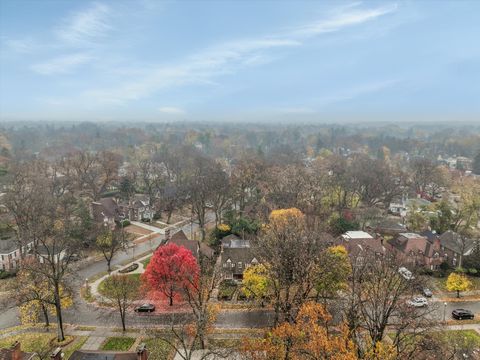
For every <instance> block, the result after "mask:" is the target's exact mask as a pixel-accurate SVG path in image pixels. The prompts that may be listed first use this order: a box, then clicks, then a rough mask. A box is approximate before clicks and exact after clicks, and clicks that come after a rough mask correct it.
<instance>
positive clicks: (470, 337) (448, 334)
mask: <svg viewBox="0 0 480 360" xmlns="http://www.w3.org/2000/svg"><path fill="white" fill-rule="evenodd" d="M441 334H442V335H443V336H444V337H445V339H454V338H457V339H462V338H463V340H462V342H467V343H472V344H474V345H475V346H476V347H478V348H480V334H479V333H478V332H476V331H475V330H447V331H445V332H443V333H441Z"/></svg>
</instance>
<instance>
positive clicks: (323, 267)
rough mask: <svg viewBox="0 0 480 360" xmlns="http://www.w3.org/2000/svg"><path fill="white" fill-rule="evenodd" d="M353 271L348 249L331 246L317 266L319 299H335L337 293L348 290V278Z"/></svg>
mask: <svg viewBox="0 0 480 360" xmlns="http://www.w3.org/2000/svg"><path fill="white" fill-rule="evenodd" d="M351 271H352V269H351V266H350V259H349V257H348V253H347V249H345V247H344V246H341V245H338V246H331V247H329V248H327V249H325V250H324V251H323V252H322V254H321V257H320V261H319V262H318V265H317V266H316V278H317V284H316V286H315V288H316V290H317V294H318V297H321V298H323V299H327V298H331V297H334V296H335V295H336V294H337V292H339V291H341V290H344V289H346V288H348V284H347V281H348V277H349V275H350V273H351Z"/></svg>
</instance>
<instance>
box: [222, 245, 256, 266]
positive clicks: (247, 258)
mask: <svg viewBox="0 0 480 360" xmlns="http://www.w3.org/2000/svg"><path fill="white" fill-rule="evenodd" d="M221 257H222V263H224V262H226V261H228V260H230V261H231V262H233V263H238V262H242V263H244V264H249V263H251V262H252V260H253V259H254V258H255V256H254V254H253V253H252V251H251V249H250V248H245V247H244V248H226V249H224V250H223V252H222V254H221Z"/></svg>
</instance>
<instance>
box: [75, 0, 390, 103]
mask: <svg viewBox="0 0 480 360" xmlns="http://www.w3.org/2000/svg"><path fill="white" fill-rule="evenodd" d="M396 8H397V7H396V5H390V6H381V7H377V8H373V9H360V8H358V4H352V5H351V6H347V7H345V6H343V7H342V8H339V9H337V11H336V12H333V13H332V14H331V15H330V17H327V18H326V19H323V20H321V21H317V22H315V23H311V24H307V25H302V26H298V27H296V28H294V29H291V30H290V31H288V32H280V33H272V34H270V35H267V36H263V37H260V38H254V39H244V40H235V41H230V42H225V43H222V44H219V45H216V46H213V47H209V48H206V49H205V50H203V51H201V52H199V53H196V54H193V55H191V56H189V57H187V58H185V59H184V60H183V61H179V62H178V63H177V64H176V65H163V66H156V67H155V66H153V67H152V68H151V70H149V71H148V72H145V73H144V74H143V75H140V76H138V74H137V76H136V77H135V78H133V79H132V80H130V81H128V82H125V83H123V84H120V85H119V86H115V87H112V88H104V89H91V90H88V91H86V92H84V94H83V96H84V97H87V98H88V99H94V100H95V101H100V102H105V103H116V104H122V103H124V102H125V101H130V100H136V99H139V98H142V97H146V96H149V95H151V94H152V93H154V92H156V91H160V90H162V89H165V88H170V87H173V86H180V85H185V84H198V83H200V84H204V83H211V82H212V81H213V79H214V78H215V77H218V76H220V75H223V74H228V73H232V72H235V71H238V70H239V69H241V68H242V67H247V66H256V65H260V64H265V63H267V62H269V61H271V59H273V57H272V56H271V54H270V53H271V52H272V51H273V50H275V49H287V48H289V47H294V46H301V45H302V44H303V43H304V42H305V41H306V40H308V39H310V38H312V37H314V36H319V35H321V34H324V33H331V32H336V31H340V30H342V29H344V28H347V27H350V26H354V25H359V24H362V23H365V22H369V21H372V20H374V19H376V18H378V17H381V16H383V15H386V14H389V13H391V12H394V11H395V10H396Z"/></svg>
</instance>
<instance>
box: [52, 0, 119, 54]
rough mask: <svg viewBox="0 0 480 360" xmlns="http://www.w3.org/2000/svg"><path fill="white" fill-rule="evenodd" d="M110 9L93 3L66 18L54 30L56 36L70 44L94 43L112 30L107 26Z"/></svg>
mask: <svg viewBox="0 0 480 360" xmlns="http://www.w3.org/2000/svg"><path fill="white" fill-rule="evenodd" d="M110 15H111V10H110V7H108V6H107V5H105V4H101V3H93V4H92V5H91V6H90V7H89V8H87V9H84V10H82V11H78V12H76V13H73V14H71V15H70V16H69V17H67V18H66V19H65V20H64V21H63V23H62V25H61V26H59V27H58V28H57V29H56V34H57V36H58V37H59V38H60V39H61V40H63V41H65V42H67V43H70V44H75V45H79V44H89V43H95V42H97V41H99V40H101V39H103V38H105V36H106V35H107V33H108V32H109V31H110V30H111V29H112V27H111V25H110V24H109V21H108V19H109V17H110Z"/></svg>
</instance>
